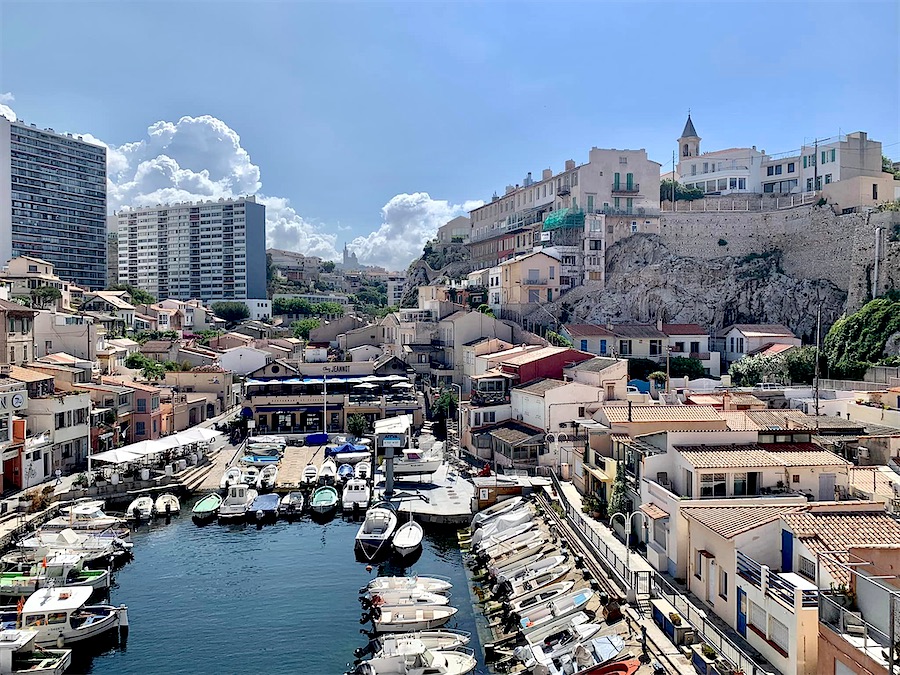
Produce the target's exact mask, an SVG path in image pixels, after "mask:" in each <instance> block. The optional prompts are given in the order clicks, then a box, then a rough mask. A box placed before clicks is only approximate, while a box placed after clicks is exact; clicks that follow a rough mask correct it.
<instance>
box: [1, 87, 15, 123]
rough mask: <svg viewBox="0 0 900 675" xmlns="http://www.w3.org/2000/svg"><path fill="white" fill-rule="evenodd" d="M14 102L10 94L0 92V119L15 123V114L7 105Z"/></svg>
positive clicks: (13, 97)
mask: <svg viewBox="0 0 900 675" xmlns="http://www.w3.org/2000/svg"><path fill="white" fill-rule="evenodd" d="M15 100H16V97H15V96H13V95H12V93H11V92H8V91H7V92H0V117H5V118H6V119H8V120H9V121H10V122H15V121H16V113H15V112H13V109H12V108H10V107H9V106H8V105H6V104H7V103H12V102H13V101H15Z"/></svg>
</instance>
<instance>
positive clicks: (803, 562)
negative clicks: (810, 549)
mask: <svg viewBox="0 0 900 675" xmlns="http://www.w3.org/2000/svg"><path fill="white" fill-rule="evenodd" d="M797 574H802V575H803V576H804V577H806V578H807V579H809V580H811V581H815V580H816V563H814V562H813V561H812V560H810V559H809V558H804V557H803V556H802V555H801V556H798V559H797Z"/></svg>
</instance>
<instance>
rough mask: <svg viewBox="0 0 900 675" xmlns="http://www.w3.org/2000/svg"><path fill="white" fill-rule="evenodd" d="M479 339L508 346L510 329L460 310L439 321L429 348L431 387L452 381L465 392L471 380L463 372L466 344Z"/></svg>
mask: <svg viewBox="0 0 900 675" xmlns="http://www.w3.org/2000/svg"><path fill="white" fill-rule="evenodd" d="M482 339H488V340H492V339H495V340H501V341H503V342H504V344H509V343H511V341H512V339H513V327H512V326H511V325H509V324H508V323H504V322H503V321H500V320H499V319H495V318H494V317H492V316H489V315H487V314H483V313H482V312H475V311H463V310H460V311H458V312H454V313H453V314H450V315H449V316H445V317H444V318H443V319H441V320H440V321H438V324H437V333H436V337H435V338H433V339H432V345H433V346H434V347H436V349H435V351H434V352H433V354H432V356H431V362H430V365H431V373H430V375H431V384H432V386H442V385H446V384H449V383H450V382H453V383H454V384H458V385H460V386H461V387H462V391H463V392H464V393H468V391H469V390H470V388H471V381H470V380H469V379H468V378H467V377H466V372H465V364H466V359H465V351H466V345H468V344H469V343H471V342H472V341H473V340H482Z"/></svg>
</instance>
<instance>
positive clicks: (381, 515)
mask: <svg viewBox="0 0 900 675" xmlns="http://www.w3.org/2000/svg"><path fill="white" fill-rule="evenodd" d="M396 529H397V514H396V513H395V512H394V508H393V507H392V506H391V505H390V504H389V503H387V502H379V503H378V504H376V505H375V506H373V507H371V508H370V509H369V510H368V511H366V517H365V519H364V520H363V522H362V524H361V525H360V526H359V530H358V531H357V532H356V545H357V547H359V549H360V550H361V551H362V552H363V555H365V556H366V557H367V558H369V559H370V560H371V559H372V558H374V557H375V556H376V555H378V552H379V551H380V550H381V549H382V547H383V546H384V545H385V544H387V543H389V542H390V541H391V538H392V537H393V536H394V530H396Z"/></svg>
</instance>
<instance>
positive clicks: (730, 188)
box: [676, 114, 767, 194]
mask: <svg viewBox="0 0 900 675" xmlns="http://www.w3.org/2000/svg"><path fill="white" fill-rule="evenodd" d="M700 140H701V138H700V136H699V135H698V134H697V131H696V129H694V122H693V121H692V120H691V116H690V114H688V118H687V122H685V124H684V130H683V131H682V132H681V136H680V137H679V138H678V168H677V169H676V173H677V174H678V177H679V180H680V181H681V182H682V183H684V185H685V187H688V188H691V187H697V188H700V189H701V190H703V192H704V193H706V194H715V193H718V194H731V193H742V192H762V187H761V185H762V184H761V179H762V166H763V162H764V160H765V159H767V157H766V154H765V151H764V150H763V151H761V150H757V149H756V146H755V145H754V146H752V147H750V148H728V149H725V150H716V151H714V152H704V153H701V152H700Z"/></svg>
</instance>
